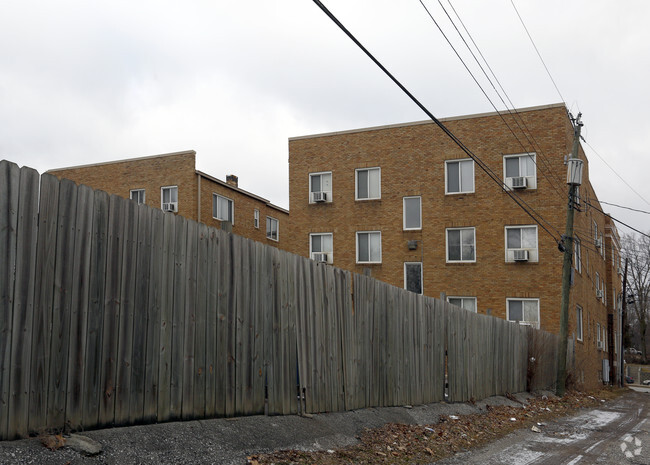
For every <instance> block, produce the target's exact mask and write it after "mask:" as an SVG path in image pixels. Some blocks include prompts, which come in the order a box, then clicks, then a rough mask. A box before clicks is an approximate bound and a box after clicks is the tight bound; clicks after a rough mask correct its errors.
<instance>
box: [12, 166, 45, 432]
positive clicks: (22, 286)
mask: <svg viewBox="0 0 650 465" xmlns="http://www.w3.org/2000/svg"><path fill="white" fill-rule="evenodd" d="M39 180H40V177H39V175H38V173H37V172H36V171H35V170H33V169H31V168H22V169H21V170H20V194H19V199H18V225H17V226H18V229H17V233H18V238H17V242H16V281H15V288H14V309H13V327H12V330H13V335H12V337H11V343H12V348H11V381H10V383H11V396H10V398H9V400H10V403H9V434H10V435H12V434H13V435H14V436H15V437H25V436H27V432H28V431H27V430H28V414H29V380H30V379H29V375H30V373H31V370H30V364H31V350H32V345H31V344H30V343H29V341H30V339H31V337H32V322H33V318H34V287H35V278H36V250H37V244H36V241H37V239H38V191H39Z"/></svg>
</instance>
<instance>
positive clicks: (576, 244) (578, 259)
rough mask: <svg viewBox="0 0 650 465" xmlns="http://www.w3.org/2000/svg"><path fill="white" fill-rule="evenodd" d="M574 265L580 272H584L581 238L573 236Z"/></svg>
mask: <svg viewBox="0 0 650 465" xmlns="http://www.w3.org/2000/svg"><path fill="white" fill-rule="evenodd" d="M573 267H574V268H575V269H576V271H577V272H578V273H582V252H581V250H580V239H578V237H577V236H575V237H574V238H573Z"/></svg>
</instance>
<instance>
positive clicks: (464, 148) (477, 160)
mask: <svg viewBox="0 0 650 465" xmlns="http://www.w3.org/2000/svg"><path fill="white" fill-rule="evenodd" d="M314 3H315V4H316V5H317V6H318V7H319V8H320V9H321V10H322V11H323V12H324V13H325V14H326V15H327V16H328V17H329V18H330V19H331V20H332V21H333V22H334V24H336V25H337V26H338V27H339V28H340V29H341V30H342V31H343V32H344V33H345V34H346V35H347V36H348V37H349V38H350V40H352V41H353V42H354V43H355V44H356V45H357V46H358V47H359V48H360V49H361V50H362V51H363V52H364V53H365V54H366V55H367V56H368V58H370V59H371V60H372V61H373V62H374V63H375V64H376V65H377V66H378V67H379V69H381V70H382V71H383V72H384V74H386V76H388V77H389V78H390V79H391V80H392V81H393V82H394V83H395V84H396V85H397V86H398V87H399V88H400V89H401V90H402V92H404V93H405V94H406V95H407V96H408V97H409V98H410V99H411V100H412V101H413V103H415V104H416V105H417V106H418V107H419V108H420V109H421V110H422V111H423V112H424V113H425V114H426V115H427V116H428V117H429V118H430V119H431V120H432V121H433V122H434V123H435V124H436V125H437V126H438V127H439V128H440V129H441V130H442V131H443V132H444V133H445V134H446V135H447V136H448V137H449V138H450V139H451V140H452V141H453V142H454V143H455V144H456V145H457V146H458V147H459V148H460V149H461V150H462V151H463V152H465V153H466V154H467V155H468V156H469V157H470V158H471V159H472V160H474V162H475V163H476V164H477V165H478V166H479V168H481V169H482V170H483V171H484V172H485V173H486V174H487V175H488V176H489V177H490V179H492V180H493V181H494V182H495V183H496V184H497V185H499V186H500V187H501V189H502V190H503V191H504V192H505V193H506V194H508V196H509V197H510V198H511V199H512V200H513V201H514V202H515V203H516V204H517V205H519V207H520V208H521V209H522V210H524V211H525V212H526V213H527V214H528V216H530V217H531V218H532V219H533V221H535V223H537V224H539V225H540V226H541V228H542V229H543V230H544V231H546V232H547V233H548V234H549V235H550V236H551V237H552V238H553V239H554V240H555V241H556V242H559V240H558V238H557V237H556V236H555V235H554V234H553V233H552V232H551V231H549V230H548V228H546V226H544V225H543V224H542V223H541V222H540V221H539V220H538V219H537V218H535V216H534V215H533V214H532V213H531V212H530V211H529V210H528V209H527V208H525V207H524V206H523V205H522V204H521V202H524V203H526V202H525V201H524V200H523V199H521V198H520V197H519V196H515V195H513V194H512V192H511V191H510V189H509V188H508V187H507V186H506V185H505V184H504V183H503V181H502V180H500V179H499V178H498V177H497V176H496V175H495V174H494V172H493V171H492V170H491V169H490V167H488V166H487V165H486V164H485V163H484V162H483V161H482V160H481V159H480V158H479V157H478V156H476V154H474V153H473V152H472V151H471V150H470V149H469V148H467V146H465V144H464V143H463V142H462V141H461V140H460V139H458V137H456V135H454V133H452V132H451V130H449V129H448V128H447V127H446V126H445V125H444V124H443V123H442V122H441V121H440V120H439V119H438V118H436V117H435V116H434V115H433V114H432V113H431V112H430V111H429V110H428V109H427V108H426V107H425V106H424V105H423V104H422V103H420V101H419V100H418V99H417V98H415V96H414V95H413V94H411V92H409V90H408V89H407V88H406V87H404V85H403V84H402V83H401V82H400V81H398V80H397V78H395V76H393V75H392V74H391V73H390V71H388V70H387V69H386V68H385V67H384V65H382V64H381V63H380V62H379V60H377V59H376V58H375V57H374V56H373V55H372V54H371V53H370V52H369V51H368V50H367V49H366V48H365V47H364V46H363V44H361V42H359V41H358V40H357V38H356V37H354V35H353V34H352V33H351V32H350V31H348V29H347V28H346V27H345V26H344V25H343V24H342V23H341V22H340V21H339V20H338V19H337V18H336V16H334V15H333V14H332V13H331V12H330V11H329V10H328V9H327V7H326V6H325V5H323V4H322V3H321V2H320V0H314ZM528 207H529V208H530V209H531V210H532V211H533V212H535V210H534V209H533V208H532V207H530V206H528ZM535 213H536V214H537V216H539V218H541V219H543V220H544V221H545V222H546V223H547V224H549V225H550V226H551V227H552V228H553V229H555V230H556V232H557V233H558V236H561V234H560V233H559V231H557V229H556V228H555V227H553V225H552V224H551V223H549V222H548V221H547V220H545V219H544V217H542V215H540V214H539V213H537V212H535Z"/></svg>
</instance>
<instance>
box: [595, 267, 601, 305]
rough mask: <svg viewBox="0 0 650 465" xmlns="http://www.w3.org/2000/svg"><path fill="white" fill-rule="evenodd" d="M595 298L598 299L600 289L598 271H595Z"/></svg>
mask: <svg viewBox="0 0 650 465" xmlns="http://www.w3.org/2000/svg"><path fill="white" fill-rule="evenodd" d="M595 284H596V298H597V299H600V294H601V292H602V290H601V289H600V273H599V272H597V271H596V283H595Z"/></svg>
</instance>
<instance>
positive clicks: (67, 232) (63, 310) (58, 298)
mask: <svg viewBox="0 0 650 465" xmlns="http://www.w3.org/2000/svg"><path fill="white" fill-rule="evenodd" d="M77 191H78V188H77V186H76V185H75V184H74V183H73V182H72V181H69V180H67V179H65V180H63V181H61V185H60V188H59V209H58V219H57V223H58V232H57V240H56V261H55V270H54V286H55V287H54V300H53V307H52V341H51V349H50V376H49V388H48V391H49V392H48V399H47V411H48V414H47V425H48V426H49V427H51V428H62V427H63V426H64V423H65V401H66V388H67V386H66V383H67V380H68V372H67V369H68V344H69V340H70V339H69V334H70V333H69V331H70V312H71V305H72V293H73V287H74V276H73V265H74V263H73V258H74V250H75V233H76V231H75V218H76V207H77Z"/></svg>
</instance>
